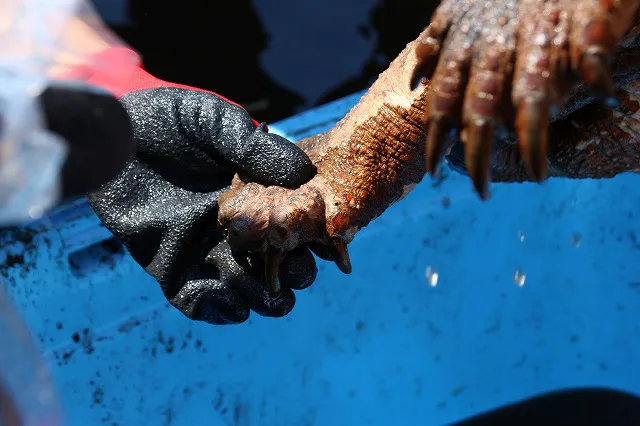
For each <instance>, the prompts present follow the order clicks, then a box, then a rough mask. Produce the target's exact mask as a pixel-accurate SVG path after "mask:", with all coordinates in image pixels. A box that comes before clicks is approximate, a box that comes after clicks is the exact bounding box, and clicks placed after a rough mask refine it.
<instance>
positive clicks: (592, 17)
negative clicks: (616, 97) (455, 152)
mask: <svg viewBox="0 0 640 426" xmlns="http://www.w3.org/2000/svg"><path fill="white" fill-rule="evenodd" d="M639 5H640V0H484V1H479V0H444V1H443V2H442V4H441V5H440V6H439V8H438V9H437V10H436V12H435V14H434V16H433V18H432V22H431V24H430V25H429V27H427V30H426V37H424V39H422V41H421V43H420V44H419V45H418V47H417V48H416V55H417V58H418V65H417V66H416V68H415V70H414V73H413V78H412V85H413V86H417V85H418V84H420V82H421V81H422V79H423V78H427V79H429V80H430V82H429V83H428V84H430V85H431V92H430V99H429V101H430V104H429V108H428V111H429V112H428V116H427V117H425V120H426V122H427V124H428V137H427V144H426V152H425V157H426V166H427V172H429V173H431V174H432V175H435V174H436V173H437V169H438V167H439V164H440V163H441V160H442V157H443V155H444V153H445V152H446V150H447V149H448V147H450V146H451V145H452V144H453V143H454V142H455V141H457V140H458V136H459V138H460V139H461V140H462V142H463V143H464V146H465V149H464V151H465V162H466V166H467V169H468V172H469V175H470V177H471V179H472V181H473V184H474V187H475V189H476V191H477V192H478V194H479V195H480V197H481V198H482V199H487V198H488V182H489V180H490V177H489V169H490V161H491V155H492V142H493V140H494V137H496V136H498V137H501V138H506V137H507V136H506V134H502V135H501V134H498V132H501V131H503V130H506V131H510V130H512V129H513V128H515V133H516V135H517V139H518V144H519V148H520V152H521V155H522V158H523V160H524V163H525V166H526V169H527V172H528V173H529V175H530V177H531V179H532V180H535V181H543V180H544V179H546V177H547V153H548V127H549V113H550V111H551V109H552V108H554V107H560V106H561V105H562V103H563V102H564V101H565V100H566V98H567V97H568V95H570V94H571V92H572V91H573V90H574V89H575V87H576V85H577V84H579V83H583V84H584V85H585V86H586V87H587V88H588V89H589V90H590V91H591V93H592V94H593V95H595V96H597V97H598V98H599V99H604V100H609V99H611V97H612V96H613V86H614V85H613V81H612V78H611V75H610V67H609V61H610V57H611V55H612V53H613V52H614V51H615V49H616V47H617V45H618V42H619V41H620V39H621V38H622V36H623V35H624V33H625V32H626V31H627V30H628V29H629V28H630V27H631V25H632V24H633V22H634V19H635V13H636V11H637V9H638V6H639ZM425 81H426V80H425ZM456 133H459V135H456Z"/></svg>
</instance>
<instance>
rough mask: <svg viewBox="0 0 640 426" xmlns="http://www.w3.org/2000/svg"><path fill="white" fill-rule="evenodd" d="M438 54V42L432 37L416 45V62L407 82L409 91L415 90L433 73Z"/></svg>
mask: <svg viewBox="0 0 640 426" xmlns="http://www.w3.org/2000/svg"><path fill="white" fill-rule="evenodd" d="M439 52H440V43H439V40H438V39H436V38H434V37H426V38H425V39H424V40H422V41H420V43H418V45H417V46H416V50H415V53H416V57H417V59H418V62H417V63H416V66H415V67H414V69H413V73H412V74H411V80H410V82H409V84H410V85H411V90H415V89H417V88H418V86H419V85H420V82H421V81H422V79H423V78H425V77H427V78H428V77H430V75H431V73H433V70H434V68H435V65H436V62H437V61H435V58H436V57H437V55H438V53H439Z"/></svg>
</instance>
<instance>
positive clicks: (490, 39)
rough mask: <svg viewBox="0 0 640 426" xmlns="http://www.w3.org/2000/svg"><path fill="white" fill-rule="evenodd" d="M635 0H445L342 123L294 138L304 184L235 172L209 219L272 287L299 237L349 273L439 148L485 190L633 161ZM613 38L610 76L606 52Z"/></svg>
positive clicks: (603, 172)
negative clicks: (250, 178) (366, 234)
mask: <svg viewBox="0 0 640 426" xmlns="http://www.w3.org/2000/svg"><path fill="white" fill-rule="evenodd" d="M638 4H639V0H631V1H629V0H618V1H616V0H555V1H554V0H547V1H543V0H520V1H516V0H509V1H504V0H502V1H498V0H485V1H483V2H480V1H475V0H445V1H444V2H443V3H442V4H441V5H440V7H439V8H438V10H437V11H436V12H435V14H434V17H433V20H432V24H431V25H430V26H429V27H427V28H426V29H425V31H423V33H422V34H420V36H419V37H418V38H417V39H416V40H415V41H413V42H411V43H409V44H408V45H407V47H406V48H405V49H404V50H403V51H402V53H400V55H399V56H398V57H397V58H396V59H395V60H394V61H393V62H392V63H391V64H390V66H389V68H388V69H387V70H386V71H385V72H384V73H382V74H381V75H380V76H379V78H378V79H377V80H376V82H375V83H374V84H373V85H372V86H371V88H370V89H369V90H368V92H367V93H366V94H365V95H364V96H363V97H362V99H361V100H360V102H359V103H358V104H357V105H356V106H355V107H354V108H353V109H352V110H351V111H350V112H349V113H348V114H347V115H346V116H345V118H344V119H342V120H341V121H340V122H339V123H338V124H337V125H336V126H335V127H334V128H332V129H331V130H329V131H328V132H326V133H323V134H320V135H317V136H314V137H311V138H307V139H304V140H302V141H300V142H298V146H300V147H301V148H302V149H303V150H304V151H305V152H306V153H307V154H308V155H309V157H310V158H311V160H312V161H313V163H314V164H315V166H316V167H317V174H316V175H315V176H314V177H313V178H312V179H311V180H310V181H309V182H308V183H306V184H304V185H302V186H301V187H299V188H281V187H275V186H271V187H265V186H263V185H260V184H258V183H254V182H247V181H244V180H243V179H242V178H241V177H239V176H236V177H235V178H234V180H233V183H232V187H231V189H230V190H229V191H227V192H225V193H224V194H223V195H222V196H221V197H220V199H219V206H220V210H219V216H218V218H219V224H220V226H221V227H223V228H224V229H226V230H227V236H228V240H229V243H230V245H231V247H232V249H233V250H234V254H235V256H236V259H237V260H238V261H239V262H241V263H244V262H246V259H247V253H248V252H254V253H258V254H260V255H262V256H263V258H264V260H265V268H266V270H265V274H266V277H267V281H268V283H269V286H270V290H271V293H272V295H276V294H278V292H279V279H278V275H279V265H280V263H281V261H282V258H283V257H284V256H285V255H286V253H287V252H288V251H291V250H293V249H294V248H295V247H296V246H298V245H308V246H309V247H310V248H311V249H312V250H313V251H314V252H315V253H316V254H317V255H318V256H320V257H321V258H323V259H331V260H334V261H335V262H336V264H337V265H338V267H339V268H340V270H342V271H343V272H345V273H349V272H350V271H351V264H350V261H349V256H348V253H347V248H346V246H347V244H348V243H349V242H351V241H352V239H353V238H354V236H355V234H356V233H357V232H358V231H359V230H360V229H361V228H362V227H364V226H366V225H367V224H368V223H369V222H371V221H372V220H373V219H375V218H376V217H378V216H379V215H380V214H382V213H383V212H384V211H385V210H386V209H387V208H389V207H390V206H391V205H392V204H393V203H395V202H397V201H398V200H400V199H401V198H402V197H403V196H404V195H406V194H407V193H408V192H409V191H410V190H411V189H412V188H413V187H414V186H415V185H416V184H417V183H419V182H420V181H421V180H422V178H423V176H424V175H425V173H426V172H427V171H431V172H436V170H437V166H438V163H439V161H440V160H441V158H442V155H443V154H446V155H447V160H448V161H449V162H450V163H451V164H452V165H453V166H454V167H455V168H457V169H464V168H465V167H466V170H468V171H469V174H470V176H471V178H472V180H473V182H474V186H475V188H476V190H477V191H478V193H479V194H480V196H481V197H483V198H486V197H487V196H488V190H487V182H488V181H489V180H490V179H492V180H494V181H502V182H521V181H525V180H536V181H539V180H542V179H544V178H545V177H546V176H547V175H549V174H550V175H552V176H567V177H573V178H583V177H610V176H613V175H615V174H617V173H621V172H624V171H632V170H636V169H637V168H638V164H639V160H640V153H639V150H638V148H640V147H638V143H639V141H638V134H639V133H640V129H639V128H638V125H639V123H640V112H639V109H638V102H639V101H640V98H639V95H640V88H639V83H638V80H637V79H638V74H640V70H639V69H638V68H639V67H638V65H637V64H638V58H639V57H640V48H639V46H640V35H639V34H640V31H638V28H640V26H639V27H637V28H636V27H634V28H633V29H632V30H631V31H630V32H627V31H626V30H628V29H629V27H630V26H631V25H632V24H634V20H633V19H635V18H634V13H635V11H636V10H637V9H638ZM607 7H608V8H607ZM541 11H542V12H541ZM556 11H557V12H558V13H556ZM630 16H631V17H630ZM576 25H581V26H580V27H576ZM623 27H624V28H623ZM584 28H587V30H586V31H585V30H584ZM580 29H582V30H580ZM541 34H542V35H541ZM625 34H626V36H625ZM623 36H624V39H623ZM617 46H619V49H618V51H617V60H616V62H615V63H614V67H613V69H614V73H613V79H610V77H609V74H608V70H609V69H608V67H607V66H606V64H605V62H604V61H606V60H607V55H608V54H609V53H611V52H613V51H614V50H615V48H616V47H617ZM514 64H515V66H514ZM580 81H584V82H586V83H588V84H587V86H585V85H582V86H580V85H578V84H577V83H578V82H580ZM576 87H577V89H576ZM585 87H588V89H589V90H586V89H585ZM614 87H615V88H616V89H614ZM614 90H617V92H616V93H617V94H618V95H619V96H620V100H621V103H622V105H621V107H620V108H618V109H616V110H609V109H607V108H606V107H603V106H602V105H601V104H600V103H594V102H593V94H594V93H595V94H596V95H598V96H600V97H601V98H602V96H603V94H604V95H605V96H611V95H612V94H613V92H614ZM570 95H571V97H570V100H569V101H568V102H567V101H566V100H565V101H564V102H563V99H566V98H567V97H569V96H570ZM554 105H555V106H557V107H561V108H559V109H558V110H557V111H553V110H552V108H551V107H552V106H554ZM550 112H551V114H550ZM549 117H551V118H549ZM514 121H515V125H514ZM550 121H551V122H552V123H553V124H552V125H551V131H550V134H551V141H552V143H551V144H550V143H549V139H548V138H547V136H546V135H547V132H546V130H547V128H548V127H549V122H550ZM514 128H515V134H516V135H517V138H514V137H513V132H512V129H514ZM452 130H461V131H460V132H459V137H458V136H456V135H455V134H454V133H453V132H451V131H452ZM452 133H453V136H452ZM425 140H426V141H427V143H426V146H425ZM518 140H519V142H517V143H516V142H514V141H518ZM460 147H463V149H460ZM425 149H426V151H425ZM603 150H604V152H603ZM425 159H426V162H425Z"/></svg>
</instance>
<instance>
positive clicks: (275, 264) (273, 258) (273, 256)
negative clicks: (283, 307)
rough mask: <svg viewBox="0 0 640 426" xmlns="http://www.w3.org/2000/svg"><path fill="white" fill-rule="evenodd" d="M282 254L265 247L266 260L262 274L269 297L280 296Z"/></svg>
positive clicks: (274, 249)
mask: <svg viewBox="0 0 640 426" xmlns="http://www.w3.org/2000/svg"><path fill="white" fill-rule="evenodd" d="M282 259H283V253H282V250H279V249H277V248H275V247H273V246H269V247H267V253H266V258H265V261H264V274H265V278H266V281H267V285H268V286H269V295H270V296H271V297H277V296H279V295H280V289H281V286H280V264H281V263H282Z"/></svg>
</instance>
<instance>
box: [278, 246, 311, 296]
mask: <svg viewBox="0 0 640 426" xmlns="http://www.w3.org/2000/svg"><path fill="white" fill-rule="evenodd" d="M317 276H318V266H317V265H316V260H315V258H314V257H313V255H312V254H311V251H310V250H309V249H308V248H307V247H298V248H296V249H295V250H293V251H292V252H290V253H289V254H287V257H286V258H285V259H284V261H283V262H282V267H281V270H280V280H281V282H282V285H283V286H284V287H287V288H291V289H293V290H304V289H305V288H308V287H310V286H311V284H313V283H314V281H315V280H316V278H317Z"/></svg>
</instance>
